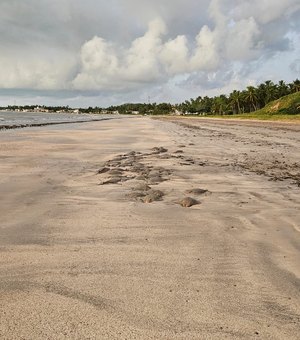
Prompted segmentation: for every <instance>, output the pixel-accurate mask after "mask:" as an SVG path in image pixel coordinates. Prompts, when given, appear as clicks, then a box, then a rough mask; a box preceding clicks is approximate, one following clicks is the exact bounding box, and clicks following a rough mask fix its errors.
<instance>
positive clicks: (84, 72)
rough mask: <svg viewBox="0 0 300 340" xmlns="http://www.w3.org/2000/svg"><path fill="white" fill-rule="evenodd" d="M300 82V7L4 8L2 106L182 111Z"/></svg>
mask: <svg viewBox="0 0 300 340" xmlns="http://www.w3.org/2000/svg"><path fill="white" fill-rule="evenodd" d="M296 78H300V1H299V0H210V1H208V0H184V1H183V0H151V1H150V0H109V1H107V0H0V106H6V105H14V104H17V105H25V104H32V105H34V104H38V105H69V106H70V107H88V106H100V107H106V106H109V105H115V104H122V103H126V102H171V103H179V102H182V101H184V100H186V99H190V98H195V97H198V96H200V95H201V96H204V95H209V96H214V95H219V94H223V93H224V94H227V93H230V91H232V90H233V89H244V88H245V87H246V86H249V85H257V84H259V83H261V82H264V81H266V80H272V81H274V82H277V81H279V80H281V79H283V80H285V81H286V82H291V81H292V80H295V79H296Z"/></svg>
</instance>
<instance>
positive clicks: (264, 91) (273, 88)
mask: <svg viewBox="0 0 300 340" xmlns="http://www.w3.org/2000/svg"><path fill="white" fill-rule="evenodd" d="M295 92H300V80H299V79H296V80H295V81H293V82H292V83H289V84H287V83H285V82H284V81H283V80H280V81H279V82H278V84H275V83H273V82H272V81H271V80H267V81H266V82H264V83H262V84H260V85H258V86H257V87H255V86H248V87H247V88H246V89H245V90H243V91H238V90H234V91H233V92H231V93H230V94H229V95H227V96H226V95H224V94H221V95H219V96H215V97H208V96H205V97H201V96H199V97H198V98H196V99H190V100H186V101H185V102H184V103H182V104H178V105H176V108H177V109H178V110H179V111H181V112H183V113H187V112H189V113H193V114H211V115H230V114H242V113H249V112H253V111H256V110H259V109H262V108H263V107H265V106H266V105H267V104H268V103H270V102H271V101H273V100H276V99H279V98H281V97H283V96H286V95H289V94H292V93H295Z"/></svg>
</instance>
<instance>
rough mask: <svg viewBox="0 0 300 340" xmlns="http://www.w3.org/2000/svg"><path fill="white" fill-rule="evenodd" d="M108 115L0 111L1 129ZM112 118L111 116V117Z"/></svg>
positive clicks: (96, 119) (78, 120) (97, 118)
mask: <svg viewBox="0 0 300 340" xmlns="http://www.w3.org/2000/svg"><path fill="white" fill-rule="evenodd" d="M108 118H109V117H108V116H107V115H98V114H97V115H92V114H72V113H44V112H14V111H0V129H1V128H2V129H3V128H18V127H26V126H40V125H50V124H55V123H58V124H62V123H72V122H74V123H75V122H89V121H98V120H104V119H108ZM110 118H111V117H110Z"/></svg>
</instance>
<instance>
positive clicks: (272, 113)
mask: <svg viewBox="0 0 300 340" xmlns="http://www.w3.org/2000/svg"><path fill="white" fill-rule="evenodd" d="M213 117H218V118H239V119H260V120H293V121H296V120H299V121H300V92H296V93H293V94H289V95H287V96H284V97H282V98H280V99H277V100H274V101H272V102H270V103H269V104H267V105H266V106H265V107H264V108H262V109H260V110H257V111H254V112H251V113H244V114H237V115H230V116H224V115H223V116H213Z"/></svg>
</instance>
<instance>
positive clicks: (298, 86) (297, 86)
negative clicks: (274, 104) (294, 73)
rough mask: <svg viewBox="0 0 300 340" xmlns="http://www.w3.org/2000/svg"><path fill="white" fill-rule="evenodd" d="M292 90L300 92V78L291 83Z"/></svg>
mask: <svg viewBox="0 0 300 340" xmlns="http://www.w3.org/2000/svg"><path fill="white" fill-rule="evenodd" d="M290 88H291V92H292V93H296V92H300V80H299V79H296V80H294V81H293V82H292V83H291V84H290Z"/></svg>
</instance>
